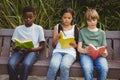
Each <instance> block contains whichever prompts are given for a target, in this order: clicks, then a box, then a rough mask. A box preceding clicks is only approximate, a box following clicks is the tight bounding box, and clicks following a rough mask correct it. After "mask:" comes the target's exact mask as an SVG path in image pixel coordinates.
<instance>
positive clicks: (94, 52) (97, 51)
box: [88, 44, 106, 59]
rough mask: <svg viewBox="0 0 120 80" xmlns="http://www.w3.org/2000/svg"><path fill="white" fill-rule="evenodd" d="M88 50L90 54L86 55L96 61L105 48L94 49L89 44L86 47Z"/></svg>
mask: <svg viewBox="0 0 120 80" xmlns="http://www.w3.org/2000/svg"><path fill="white" fill-rule="evenodd" d="M88 50H90V53H88V55H89V56H91V57H92V58H93V59H96V58H97V57H99V56H100V54H101V53H103V52H105V50H106V48H105V46H101V47H99V48H95V46H94V45H92V44H90V45H89V46H88Z"/></svg>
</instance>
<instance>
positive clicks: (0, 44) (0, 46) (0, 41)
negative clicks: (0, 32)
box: [0, 37, 2, 55]
mask: <svg viewBox="0 0 120 80" xmlns="http://www.w3.org/2000/svg"><path fill="white" fill-rule="evenodd" d="M1 50H2V37H0V55H1Z"/></svg>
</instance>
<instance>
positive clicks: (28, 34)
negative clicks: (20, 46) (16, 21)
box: [12, 24, 45, 47]
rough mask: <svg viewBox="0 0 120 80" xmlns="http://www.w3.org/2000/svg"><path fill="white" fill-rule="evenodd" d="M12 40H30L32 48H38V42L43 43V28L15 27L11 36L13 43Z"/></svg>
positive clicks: (36, 26)
mask: <svg viewBox="0 0 120 80" xmlns="http://www.w3.org/2000/svg"><path fill="white" fill-rule="evenodd" d="M14 38H18V39H20V40H26V39H32V41H33V44H34V47H38V46H39V42H41V41H45V37H44V32H43V28H42V27H41V26H39V25H36V24H33V25H32V26H31V27H26V26H25V25H20V26H17V27H16V29H15V31H14V33H13V36H12V41H13V42H14Z"/></svg>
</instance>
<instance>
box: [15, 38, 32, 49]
mask: <svg viewBox="0 0 120 80" xmlns="http://www.w3.org/2000/svg"><path fill="white" fill-rule="evenodd" d="M14 40H15V46H20V47H22V48H33V47H34V44H33V42H32V40H31V39H26V40H24V41H21V40H19V39H17V38H15V39H14Z"/></svg>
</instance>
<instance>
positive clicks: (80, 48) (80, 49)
mask: <svg viewBox="0 0 120 80" xmlns="http://www.w3.org/2000/svg"><path fill="white" fill-rule="evenodd" d="M77 50H78V52H79V53H84V54H87V53H88V50H87V48H85V49H84V48H82V42H78V47H77Z"/></svg>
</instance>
